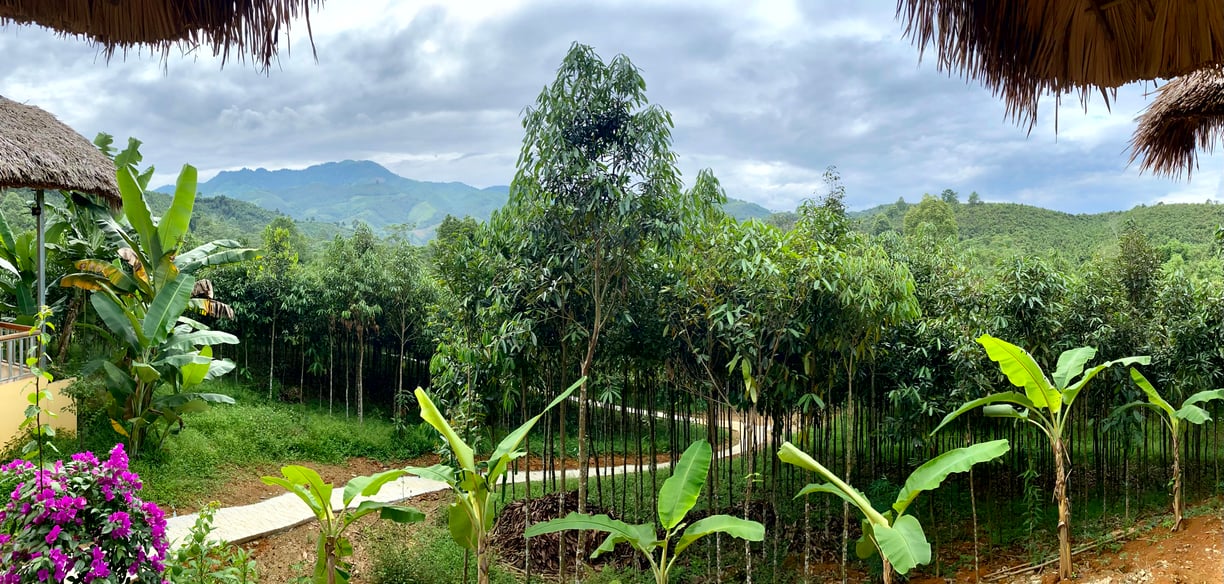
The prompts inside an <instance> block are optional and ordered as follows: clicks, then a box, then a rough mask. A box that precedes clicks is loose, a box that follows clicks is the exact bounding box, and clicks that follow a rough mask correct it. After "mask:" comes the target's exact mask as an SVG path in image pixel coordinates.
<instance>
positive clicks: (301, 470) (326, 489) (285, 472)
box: [260, 464, 425, 584]
mask: <svg viewBox="0 0 1224 584" xmlns="http://www.w3.org/2000/svg"><path fill="white" fill-rule="evenodd" d="M405 474H407V473H405V472H404V471H403V470H399V469H395V470H388V471H383V472H380V473H377V474H374V475H370V476H360V477H354V478H353V479H352V480H350V481H349V482H348V483H347V484H345V485H344V492H343V493H344V494H343V496H342V499H341V500H342V503H343V506H342V507H341V508H340V510H339V511H338V512H337V511H336V510H334V509H332V491H333V490H334V489H335V487H334V486H332V484H331V483H325V482H323V479H322V478H320V477H319V473H317V472H315V471H314V470H312V469H310V468H307V467H304V466H298V465H294V464H291V465H289V466H284V467H281V477H283V478H281V477H261V478H260V480H262V481H263V482H264V484H268V485H276V486H280V487H283V488H284V489H285V490H287V491H289V492H290V493H293V494H295V495H297V496H298V498H299V499H301V500H302V502H303V503H306V506H307V507H310V510H311V511H312V512H314V515H315V519H317V520H318V521H319V541H318V547H317V551H316V554H315V568H314V574H313V579H312V580H311V582H312V583H313V584H347V583H348V581H349V577H350V573H349V566H348V564H347V563H346V562H345V561H344V558H346V557H348V556H351V555H353V544H352V542H350V541H349V539H348V538H347V537H345V535H344V532H345V530H347V529H348V528H349V526H350V525H352V524H353V522H354V521H357V520H358V519H361V518H362V517H365V516H366V515H369V514H370V513H373V512H375V511H378V515H379V518H381V519H387V520H390V521H394V522H396V523H416V522H418V521H421V520H422V519H424V518H425V514H424V513H421V512H420V511H418V510H417V509H416V508H414V507H406V506H402V505H393V504H390V503H380V502H378V501H370V500H368V499H367V500H365V501H362V502H361V503H360V504H358V505H357V506H356V507H353V508H350V507H352V503H353V500H354V499H356V498H357V496H358V495H361V496H362V497H373V496H374V495H377V494H378V491H379V490H381V489H382V487H383V485H385V484H387V483H389V482H391V481H393V480H395V479H397V478H399V477H402V476H404V475H405Z"/></svg>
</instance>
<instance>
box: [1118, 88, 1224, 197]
mask: <svg viewBox="0 0 1224 584" xmlns="http://www.w3.org/2000/svg"><path fill="white" fill-rule="evenodd" d="M1138 121H1139V126H1138V127H1137V128H1135V135H1134V136H1133V137H1132V138H1131V147H1132V150H1131V161H1132V162H1134V161H1135V160H1136V159H1139V158H1142V159H1143V161H1142V162H1141V163H1140V165H1139V169H1140V171H1144V170H1148V171H1151V172H1152V173H1154V174H1163V175H1167V176H1171V177H1174V178H1180V177H1181V174H1182V172H1183V171H1185V173H1186V179H1187V180H1188V179H1189V178H1190V174H1191V172H1192V171H1194V169H1195V168H1197V167H1198V155H1197V154H1198V149H1199V148H1203V149H1205V150H1208V151H1210V150H1212V149H1213V148H1214V147H1215V144H1216V141H1217V140H1218V139H1219V137H1220V132H1221V130H1224V68H1221V67H1209V68H1207V69H1202V70H1199V71H1195V72H1194V73H1191V74H1189V75H1186V76H1183V77H1178V78H1177V79H1174V80H1173V81H1170V82H1169V83H1167V84H1165V86H1164V87H1161V88H1160V94H1159V95H1158V96H1156V99H1154V100H1152V104H1151V105H1149V106H1148V109H1147V111H1145V112H1144V113H1143V115H1141V116H1139V119H1138Z"/></svg>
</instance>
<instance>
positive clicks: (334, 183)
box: [156, 160, 770, 243]
mask: <svg viewBox="0 0 1224 584" xmlns="http://www.w3.org/2000/svg"><path fill="white" fill-rule="evenodd" d="M198 188H199V194H200V196H201V197H203V198H202V199H201V204H204V205H207V204H208V203H205V202H204V200H205V199H208V198H219V197H224V198H228V199H236V200H238V201H246V202H250V203H254V204H255V205H258V206H260V207H263V208H264V209H268V210H272V211H275V212H279V213H284V214H286V215H288V216H290V217H293V218H294V219H296V220H297V221H298V223H299V224H303V225H309V224H311V223H323V224H331V225H335V226H337V227H340V228H351V227H353V226H354V225H355V224H356V222H358V221H362V222H365V223H366V224H368V225H370V227H373V228H374V229H375V230H382V229H383V228H385V227H388V226H390V225H395V224H409V225H412V226H413V230H412V232H411V233H412V239H413V240H414V242H415V243H424V242H426V241H428V240H430V239H432V238H433V235H434V231H435V230H436V228H437V226H438V224H440V223H441V222H442V220H443V219H444V218H446V216H447V215H454V216H456V217H464V216H471V217H473V218H475V219H477V220H485V219H488V218H489V217H490V215H491V214H492V213H493V211H494V210H495V209H497V208H499V207H501V206H502V205H504V204H505V203H506V200H507V198H508V197H509V192H510V189H509V187H508V186H504V185H501V186H491V187H487V188H483V189H481V188H477V187H473V186H470V185H467V184H464V183H461V182H429V181H418V180H413V179H410V178H405V177H402V176H400V175H398V174H395V173H394V172H391V171H390V170H387V169H386V168H384V167H383V166H382V165H380V164H378V163H375V162H371V161H369V160H345V161H342V162H328V163H325V164H319V165H315V166H311V167H308V168H304V169H301V170H266V169H263V168H259V169H255V170H251V169H248V168H244V169H242V170H235V171H222V172H220V173H218V174H217V175H216V176H214V177H213V178H212V179H210V180H208V181H205V182H203V183H200V185H199V187H198ZM156 190H158V191H160V192H173V190H174V189H173V187H172V186H165V187H161V188H159V189H156ZM727 211H728V213H731V214H732V215H733V216H735V217H737V218H739V219H747V218H758V219H760V218H764V217H767V216H769V215H770V211H769V210H768V209H765V208H764V207H761V206H760V205H757V204H755V203H749V202H746V201H737V200H731V201H728V204H727ZM303 231H307V229H303Z"/></svg>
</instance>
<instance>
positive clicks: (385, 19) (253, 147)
mask: <svg viewBox="0 0 1224 584" xmlns="http://www.w3.org/2000/svg"><path fill="white" fill-rule="evenodd" d="M895 7H896V4H895V2H894V1H893V0H869V1H866V2H861V3H860V2H842V1H803V0H767V1H756V2H751V3H745V2H740V1H737V0H731V1H713V0H691V1H684V2H666V3H663V2H654V1H651V0H620V1H608V2H590V3H588V2H572V1H566V0H554V1H513V0H497V1H475V0H467V1H456V0H447V1H446V2H438V3H429V2H412V1H407V0H348V1H347V2H341V1H339V0H330V1H329V2H327V3H326V4H325V5H324V6H323V8H322V9H321V10H319V11H317V12H314V13H313V14H312V17H311V24H312V28H313V32H314V42H315V48H316V49H317V51H318V61H317V62H316V61H315V60H314V58H313V57H312V55H311V51H310V45H309V42H308V41H307V39H306V37H305V33H306V27H305V26H304V24H305V23H304V22H297V23H295V26H294V29H293V36H292V39H291V51H289V52H287V53H285V52H283V53H282V55H281V58H280V62H279V64H277V65H274V67H273V70H272V71H271V72H270V73H269V74H266V75H265V74H262V73H260V72H258V71H257V70H256V69H255V68H254V67H252V66H251V65H250V64H249V63H241V62H231V63H229V64H227V65H226V66H225V67H224V68H221V67H220V66H219V62H218V61H217V60H216V59H214V58H213V57H212V56H211V55H210V54H208V51H207V50H203V51H197V52H193V53H189V54H185V55H184V54H181V52H174V53H172V55H171V57H170V59H169V61H168V63H167V64H166V65H165V67H164V68H163V64H162V62H161V60H160V58H157V57H154V56H150V55H149V54H148V53H147V52H146V53H144V54H129V55H127V56H126V58H123V57H122V56H116V58H115V59H113V60H112V61H111V62H109V63H107V62H106V61H105V60H104V59H103V58H102V57H101V56H100V54H99V53H98V51H97V50H96V49H95V48H92V47H90V46H89V45H87V44H86V43H84V42H82V41H79V40H76V39H69V38H58V37H56V36H54V35H53V34H50V33H48V32H46V31H44V30H42V29H38V28H31V27H14V26H9V27H0V55H3V56H4V58H3V65H0V95H4V96H6V97H8V98H10V99H13V100H16V101H21V102H27V103H31V104H34V105H38V106H40V107H43V108H44V109H47V110H49V111H51V112H53V113H55V114H56V115H57V116H58V117H59V118H60V119H61V120H63V121H65V122H66V123H68V124H69V125H71V126H72V127H74V128H75V129H76V130H78V131H79V132H81V133H82V134H85V135H86V136H88V137H91V138H92V137H93V135H94V134H96V133H97V132H99V131H106V132H110V133H112V134H114V135H116V137H117V138H119V139H120V140H123V139H124V138H126V137H127V136H135V137H138V138H140V139H141V140H143V141H144V143H145V146H144V148H143V152H144V153H145V158H146V161H150V162H152V163H154V164H155V165H156V166H157V168H158V177H157V181H156V183H157V184H162V183H164V182H171V181H172V179H173V176H174V174H175V173H176V172H177V169H178V168H179V167H180V166H181V165H182V164H183V163H191V164H193V165H195V166H197V167H198V168H199V169H200V170H201V173H202V175H203V177H210V176H212V175H213V174H215V173H216V172H218V171H220V170H228V169H238V168H242V167H251V168H255V167H265V168H269V169H274V168H301V167H305V166H308V165H311V164H316V163H320V162H327V161H333V160H344V159H370V160H374V161H377V162H380V163H382V164H384V165H386V166H387V167H388V168H390V169H392V170H394V171H396V172H398V173H399V174H402V175H404V176H407V177H409V178H414V179H419V180H433V181H462V182H466V183H469V184H472V185H475V186H480V187H484V186H490V185H496V184H507V183H509V181H510V178H511V176H512V175H513V173H514V162H515V158H516V156H517V154H518V150H519V146H520V144H521V141H522V128H521V125H520V118H521V113H522V110H523V108H524V107H525V106H527V105H529V104H531V103H532V102H533V101H534V100H535V97H536V95H537V94H538V93H539V91H540V89H541V88H543V87H544V85H546V84H548V83H550V82H551V81H552V79H553V77H554V74H555V72H556V69H557V67H558V65H559V64H560V62H561V59H562V57H563V56H564V55H565V52H566V50H567V48H568V47H569V45H570V43H572V42H574V41H578V42H582V43H586V44H589V45H591V46H593V47H594V48H595V50H596V51H597V52H598V53H599V54H600V55H601V56H603V57H604V58H605V59H610V58H611V57H612V56H614V55H616V54H617V53H623V54H625V55H627V56H628V57H629V58H630V59H631V60H632V61H633V63H634V64H635V65H637V66H638V67H640V68H641V69H642V72H643V75H644V76H645V79H646V83H647V93H648V96H649V97H650V99H651V101H652V102H653V103H656V104H659V105H661V106H663V107H664V108H666V109H668V110H669V111H671V113H672V115H673V118H674V121H675V124H676V127H675V129H674V132H673V139H674V142H675V151H676V153H677V154H678V155H679V159H680V165H681V169H682V171H683V172H684V175H685V177H687V178H690V179H691V178H692V177H694V176H695V175H696V172H697V170H698V169H701V168H706V167H709V168H711V169H713V170H714V172H715V174H716V175H717V176H718V177H719V178H720V179H721V180H722V182H723V185H724V186H725V187H726V188H727V191H728V193H729V194H730V195H731V196H733V197H737V198H742V199H747V200H750V201H754V202H757V203H760V204H762V205H764V206H766V207H769V208H771V209H793V208H794V207H795V206H796V205H797V204H798V203H799V202H800V201H801V200H803V199H804V198H807V197H810V196H812V195H813V194H814V193H819V192H823V184H822V181H821V175H822V173H823V171H824V169H825V167H827V166H829V165H836V166H837V167H838V169H839V170H840V171H841V173H842V176H843V180H844V182H845V185H846V188H847V202H848V203H849V205H850V206H851V208H855V209H860V208H865V207H869V206H872V205H876V204H879V203H885V202H892V201H895V200H897V198H898V197H905V198H906V199H907V200H909V201H916V200H918V199H919V198H921V196H922V194H923V193H924V192H929V193H938V192H940V191H942V190H943V189H945V188H951V189H954V190H957V191H959V192H961V196H962V200H963V199H964V198H965V197H967V196H968V194H969V192H971V191H977V192H978V193H979V194H980V195H981V196H982V198H983V199H985V200H988V201H1015V202H1021V203H1028V204H1034V205H1040V206H1044V207H1049V208H1054V209H1059V210H1062V211H1068V212H1095V211H1102V210H1111V209H1125V208H1130V207H1132V206H1134V205H1137V204H1140V203H1147V204H1151V203H1155V202H1157V201H1170V202H1182V201H1186V202H1202V201H1204V200H1206V199H1209V198H1215V199H1221V200H1224V182H1222V181H1224V156H1215V157H1204V158H1203V159H1202V160H1201V162H1202V168H1201V169H1200V170H1199V171H1198V172H1196V173H1195V175H1194V180H1193V181H1192V182H1190V183H1186V182H1184V181H1183V182H1174V181H1171V180H1167V179H1157V178H1152V177H1150V176H1147V175H1145V176H1140V175H1139V173H1138V171H1137V169H1136V168H1134V167H1130V168H1128V167H1127V158H1128V150H1127V141H1128V139H1129V137H1130V134H1131V132H1132V130H1133V128H1134V121H1133V120H1134V117H1135V116H1136V115H1137V114H1138V113H1139V112H1140V111H1141V110H1142V108H1143V107H1144V106H1145V104H1146V103H1147V102H1148V101H1149V99H1150V98H1149V97H1148V96H1147V94H1148V93H1149V92H1150V90H1151V86H1150V85H1149V86H1148V87H1143V86H1138V85H1137V86H1133V87H1127V88H1123V90H1122V91H1120V92H1119V95H1118V99H1117V101H1116V102H1115V103H1114V104H1113V108H1112V111H1110V110H1109V109H1107V108H1106V107H1105V106H1104V104H1103V102H1102V100H1101V99H1100V98H1099V97H1097V98H1096V99H1094V100H1093V101H1091V102H1090V103H1089V104H1088V108H1087V111H1086V112H1085V110H1084V108H1083V107H1081V105H1080V104H1079V102H1078V100H1077V99H1075V98H1068V99H1065V100H1064V104H1063V106H1062V109H1061V110H1060V111H1059V128H1058V132H1057V133H1055V131H1054V119H1055V115H1054V114H1055V109H1054V107H1053V103H1052V101H1049V102H1046V103H1043V106H1042V110H1041V114H1040V118H1039V123H1038V125H1037V126H1036V127H1035V128H1034V129H1033V130H1032V132H1031V134H1030V133H1028V131H1027V128H1024V127H1019V126H1017V125H1015V124H1014V123H1012V122H1011V121H1010V120H1009V119H1008V118H1006V117H1005V115H1004V109H1003V105H1002V103H1001V102H999V101H998V100H997V99H995V98H993V97H992V96H991V95H990V93H989V92H988V91H987V90H985V89H983V88H982V87H980V86H978V85H976V84H974V83H969V82H966V81H965V80H963V79H961V78H959V77H949V76H948V75H947V74H945V73H941V72H939V71H937V70H936V68H935V65H934V61H933V59H931V58H927V59H926V60H924V61H922V62H920V61H919V55H918V51H917V49H916V48H915V47H914V46H913V45H912V44H911V43H910V42H909V41H908V40H905V39H903V38H902V36H901V35H902V26H901V25H900V24H899V23H898V22H897V21H896V20H895V18H894V11H895Z"/></svg>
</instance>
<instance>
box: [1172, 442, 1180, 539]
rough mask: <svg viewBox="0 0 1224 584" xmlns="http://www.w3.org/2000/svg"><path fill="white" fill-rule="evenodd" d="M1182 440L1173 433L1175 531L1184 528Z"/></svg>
mask: <svg viewBox="0 0 1224 584" xmlns="http://www.w3.org/2000/svg"><path fill="white" fill-rule="evenodd" d="M1180 441H1181V440H1180V439H1179V437H1178V432H1176V431H1175V432H1173V531H1180V530H1181V528H1182V470H1181V444H1179V442H1180Z"/></svg>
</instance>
